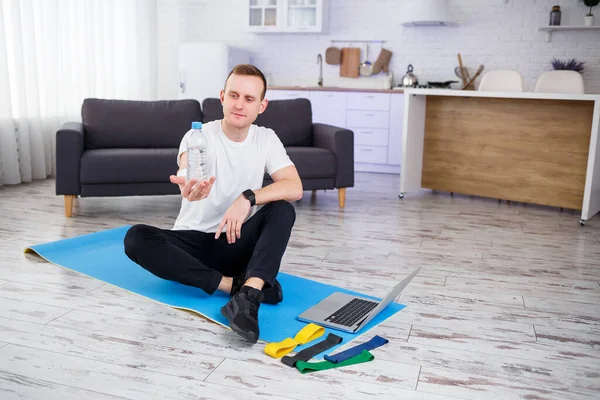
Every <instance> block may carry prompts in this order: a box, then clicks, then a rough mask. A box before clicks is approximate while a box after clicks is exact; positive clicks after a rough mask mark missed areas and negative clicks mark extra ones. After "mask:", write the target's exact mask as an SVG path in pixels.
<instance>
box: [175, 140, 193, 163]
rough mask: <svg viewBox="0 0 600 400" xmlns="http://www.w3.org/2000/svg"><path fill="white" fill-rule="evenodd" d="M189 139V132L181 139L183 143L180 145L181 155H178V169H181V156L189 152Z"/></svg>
mask: <svg viewBox="0 0 600 400" xmlns="http://www.w3.org/2000/svg"><path fill="white" fill-rule="evenodd" d="M188 137H190V132H187V133H186V134H185V135H184V136H183V138H182V139H181V142H180V143H179V153H177V166H178V167H181V165H179V159H180V157H181V155H182V154H183V153H185V152H186V151H187V144H186V143H187V140H188Z"/></svg>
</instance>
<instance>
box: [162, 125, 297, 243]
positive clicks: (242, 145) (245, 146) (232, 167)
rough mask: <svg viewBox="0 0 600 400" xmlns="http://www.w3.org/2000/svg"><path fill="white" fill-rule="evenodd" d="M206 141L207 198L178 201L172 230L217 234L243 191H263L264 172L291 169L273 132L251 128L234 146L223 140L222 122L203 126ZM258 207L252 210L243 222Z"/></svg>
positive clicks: (181, 148)
mask: <svg viewBox="0 0 600 400" xmlns="http://www.w3.org/2000/svg"><path fill="white" fill-rule="evenodd" d="M202 131H203V132H204V134H205V135H206V139H207V166H208V176H209V177H211V176H214V177H215V178H216V180H215V183H214V184H213V187H212V189H211V191H210V193H209V195H208V197H207V198H205V199H203V200H198V201H188V200H187V199H185V198H182V199H181V210H180V211H179V215H178V217H177V220H176V221H175V225H174V226H173V229H174V230H197V231H201V232H216V231H217V227H218V226H219V223H220V222H221V220H222V219H223V216H224V215H225V211H227V209H228V208H229V206H231V204H233V202H234V200H235V199H236V198H237V197H238V196H239V195H241V194H242V192H243V191H244V190H246V189H252V190H257V189H260V188H261V187H262V184H263V177H264V174H265V172H266V173H268V174H269V175H272V174H273V173H275V172H277V171H278V170H280V169H281V168H284V167H287V166H289V165H294V164H293V163H292V161H291V160H290V158H289V156H288V155H287V153H286V151H285V148H284V147H283V144H282V143H281V140H279V137H278V136H277V135H276V134H275V132H274V131H273V130H272V129H268V128H265V127H262V126H256V125H251V126H250V129H249V131H248V136H247V137H246V139H245V140H244V141H243V142H234V141H232V140H230V139H229V138H227V136H225V133H224V132H223V130H222V129H221V120H218V121H211V122H208V123H206V124H203V125H202ZM189 135H190V133H189V132H188V133H187V134H186V135H185V136H184V137H183V139H182V140H181V144H180V145H179V153H178V154H177V163H178V164H179V157H180V156H181V154H182V153H183V152H185V151H187V139H188V137H189ZM259 207H260V206H254V207H252V208H251V209H250V213H249V214H248V217H247V218H246V220H248V219H249V218H250V217H252V216H253V215H254V214H255V213H256V212H257V211H258V209H259Z"/></svg>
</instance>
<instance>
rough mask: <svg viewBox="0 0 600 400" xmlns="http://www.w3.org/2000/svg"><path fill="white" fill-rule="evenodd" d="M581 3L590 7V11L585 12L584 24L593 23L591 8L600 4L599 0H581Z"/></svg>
mask: <svg viewBox="0 0 600 400" xmlns="http://www.w3.org/2000/svg"><path fill="white" fill-rule="evenodd" d="M583 4H585V5H586V6H587V7H589V8H590V12H589V13H587V14H585V17H584V20H585V26H592V25H594V14H592V8H594V7H596V6H597V5H598V4H600V0H583Z"/></svg>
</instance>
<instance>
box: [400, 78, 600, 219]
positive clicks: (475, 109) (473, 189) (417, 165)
mask: <svg viewBox="0 0 600 400" xmlns="http://www.w3.org/2000/svg"><path fill="white" fill-rule="evenodd" d="M404 94H405V101H406V104H405V110H406V114H405V116H404V122H403V123H404V126H403V132H402V135H403V136H402V147H403V148H402V159H403V161H404V162H403V163H402V166H401V176H400V197H403V196H404V194H405V193H407V192H410V191H414V190H418V189H419V188H427V189H435V190H440V191H447V192H455V193H464V194H469V195H476V196H483V197H490V198H496V199H501V200H511V201H518V202H525V203H533V204H540V205H545V206H552V207H564V208H570V209H575V210H581V223H582V224H584V223H585V221H586V220H587V219H589V218H591V217H592V216H593V215H595V214H596V213H598V212H599V211H600V141H599V140H598V136H599V135H600V95H596V94H560V93H556V94H554V93H533V92H516V93H513V92H483V91H461V90H448V89H407V90H405V91H404Z"/></svg>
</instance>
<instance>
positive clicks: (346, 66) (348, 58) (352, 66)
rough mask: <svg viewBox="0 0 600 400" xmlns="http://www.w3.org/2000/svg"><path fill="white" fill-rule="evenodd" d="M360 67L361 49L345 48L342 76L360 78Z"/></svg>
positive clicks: (342, 58) (341, 58) (341, 69)
mask: <svg viewBox="0 0 600 400" xmlns="http://www.w3.org/2000/svg"><path fill="white" fill-rule="evenodd" d="M359 67H360V48H359V47H343V48H342V55H341V57H340V76H344V77H347V78H358V68H359Z"/></svg>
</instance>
